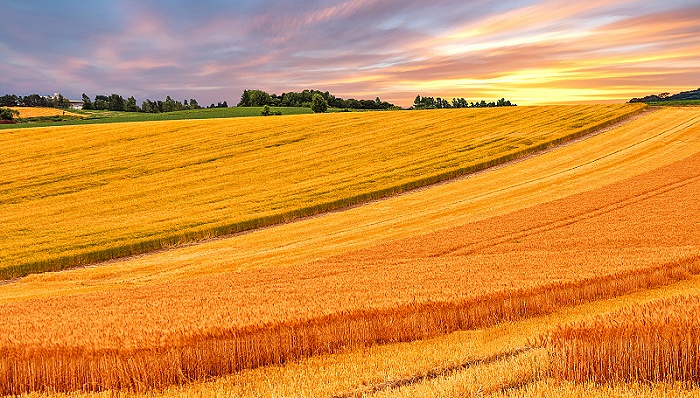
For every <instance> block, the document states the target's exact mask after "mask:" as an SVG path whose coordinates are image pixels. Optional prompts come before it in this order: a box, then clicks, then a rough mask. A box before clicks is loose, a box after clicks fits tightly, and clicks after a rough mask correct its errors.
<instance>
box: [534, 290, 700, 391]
mask: <svg viewBox="0 0 700 398" xmlns="http://www.w3.org/2000/svg"><path fill="white" fill-rule="evenodd" d="M542 344H543V345H546V346H547V347H549V348H550V352H551V354H550V355H551V357H552V362H553V364H554V365H553V369H552V372H553V377H555V378H560V379H563V380H570V381H573V382H578V383H582V382H583V383H585V382H593V383H626V382H635V383H639V382H643V383H649V382H664V383H673V382H685V383H692V384H694V385H698V384H700V296H685V297H678V298H674V299H670V300H660V301H658V302H653V303H648V304H645V305H642V306H632V307H628V308H625V309H623V310H620V311H617V312H614V313H610V314H606V315H602V316H598V317H596V318H595V319H592V320H590V321H586V322H582V323H579V324H574V325H568V326H564V327H561V328H559V329H558V330H556V331H555V332H552V333H550V334H548V335H546V336H543V337H542Z"/></svg>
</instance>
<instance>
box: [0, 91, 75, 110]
mask: <svg viewBox="0 0 700 398" xmlns="http://www.w3.org/2000/svg"><path fill="white" fill-rule="evenodd" d="M0 106H28V107H42V108H70V100H69V99H68V98H65V97H64V96H63V95H61V94H56V95H54V96H53V97H49V96H44V95H39V94H30V95H25V96H19V95H15V94H5V95H3V96H2V97H0Z"/></svg>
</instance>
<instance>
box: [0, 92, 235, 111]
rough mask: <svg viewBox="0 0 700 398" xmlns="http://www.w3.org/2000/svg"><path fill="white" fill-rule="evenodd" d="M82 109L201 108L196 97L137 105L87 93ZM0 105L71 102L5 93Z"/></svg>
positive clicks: (57, 105) (222, 105)
mask: <svg viewBox="0 0 700 398" xmlns="http://www.w3.org/2000/svg"><path fill="white" fill-rule="evenodd" d="M82 101H83V109H87V110H108V111H122V112H145V113H163V112H174V111H184V110H190V109H201V108H202V106H200V105H199V103H198V102H197V100H196V99H194V98H191V99H190V100H189V101H188V100H184V101H182V102H181V101H176V100H173V99H172V98H171V97H170V96H169V95H168V96H167V97H166V98H165V100H164V101H160V100H154V101H151V100H150V99H146V100H144V101H142V102H141V105H140V106H139V105H138V104H137V103H136V99H135V98H134V96H131V97H129V98H126V99H124V97H122V96H121V95H119V94H111V95H96V96H95V99H94V100H93V99H91V98H90V97H89V96H88V95H87V94H85V93H83V95H82ZM0 106H26V107H44V108H59V109H66V108H70V107H71V102H70V100H68V98H65V97H64V96H63V95H61V94H55V95H54V96H52V97H49V96H43V95H39V94H30V95H27V96H19V95H15V94H5V95H3V96H2V97H0ZM207 108H228V103H227V102H226V101H223V102H219V103H217V104H216V105H214V104H213V103H212V104H211V105H209V106H208V107H207Z"/></svg>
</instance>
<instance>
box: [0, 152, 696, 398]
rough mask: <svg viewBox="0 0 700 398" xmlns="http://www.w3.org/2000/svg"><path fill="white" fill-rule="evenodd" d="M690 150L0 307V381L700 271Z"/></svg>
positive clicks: (376, 331) (363, 339) (128, 375)
mask: <svg viewBox="0 0 700 398" xmlns="http://www.w3.org/2000/svg"><path fill="white" fill-rule="evenodd" d="M699 160H700V155H697V156H694V157H691V158H688V159H686V160H684V161H681V162H677V163H675V164H672V165H670V166H667V167H664V168H661V169H659V170H656V171H654V172H650V173H646V174H644V175H641V176H638V177H635V178H632V179H630V180H626V181H623V182H620V183H617V184H613V185H610V186H607V187H605V188H603V189H598V190H596V191H591V192H587V193H583V194H580V195H575V196H572V197H569V198H565V199H562V200H558V201H555V202H550V203H546V204H543V205H540V206H536V207H533V208H530V209H525V210H522V211H519V212H515V213H511V214H508V215H504V216H500V217H494V218H491V219H488V220H484V221H482V222H476V223H472V224H468V225H465V226H461V227H456V228H453V229H451V230H447V231H440V232H436V233H432V234H427V235H424V236H419V237H414V238H410V239H404V240H401V241H397V242H395V243H392V244H386V245H382V246H378V247H375V248H373V249H367V250H362V251H357V252H354V253H349V254H346V255H342V256H337V257H335V258H332V259H328V260H323V261H318V262H316V263H313V264H308V266H306V267H302V268H296V267H277V268H270V269H260V270H250V271H241V272H237V273H230V274H224V275H219V276H215V277H206V278H197V279H192V280H187V281H182V282H173V283H169V284H164V285H160V286H149V287H141V288H134V289H123V290H117V291H111V292H106V293H92V294H87V295H79V296H69V297H62V298H55V299H44V300H33V301H29V302H17V303H7V304H4V305H2V306H0V319H3V320H4V324H3V325H2V329H3V334H2V336H1V337H0V347H2V350H3V352H4V353H6V354H7V355H5V358H7V359H6V363H5V364H3V365H2V366H3V367H4V369H6V370H7V371H5V372H4V373H5V374H6V375H7V376H6V381H5V382H4V383H3V384H2V386H3V388H4V391H9V392H21V391H27V390H29V389H30V388H32V387H31V386H46V387H47V388H55V389H61V390H68V389H71V388H75V387H77V386H81V388H87V389H89V388H97V389H99V388H119V387H129V388H134V389H139V388H149V387H160V386H163V385H167V384H169V383H173V382H184V381H187V380H190V379H192V378H200V377H203V376H205V375H217V374H223V373H226V372H229V371H232V370H234V369H240V368H245V367H251V366H259V365H262V364H266V363H277V362H283V361H288V360H289V359H292V358H296V357H299V356H306V355H314V354H318V353H322V352H328V351H334V350H337V349H339V348H343V347H352V346H357V345H363V344H372V343H382V342H391V341H403V340H412V339H416V338H424V337H429V336H434V335H436V334H440V333H446V332H449V331H452V330H456V329H462V328H475V327H481V326H485V325H490V324H493V323H494V322H500V321H503V320H509V319H518V318H520V317H525V316H532V315H535V314H539V313H543V312H547V311H551V310H553V309H555V308H557V307H558V306H562V305H570V304H576V303H580V302H582V301H588V300H597V299H600V298H604V297H611V296H614V295H619V294H624V293H625V292H629V291H631V290H635V289H640V288H647V287H651V286H657V285H660V284H665V283H669V282H671V281H674V280H677V279H682V278H685V277H687V276H688V275H689V274H692V273H697V272H698V261H697V255H698V252H699V250H698V247H700V236H698V235H697V234H696V233H695V231H696V230H698V227H699V226H700V225H699V223H700V220H698V219H695V218H689V217H686V215H687V214H695V213H697V212H700V201H699V200H698V198H697V194H698V192H700V161H699ZM591 231H595V235H591ZM582 236H585V237H586V239H583V240H581V239H580V238H576V237H582ZM684 259H685V260H684ZM543 264H546V266H543ZM659 264H662V265H659ZM45 325H52V328H53V329H52V330H48V329H47V328H46V327H45ZM98 342H99V343H98ZM89 353H93V355H89ZM91 358H93V360H91ZM173 358H176V359H173ZM52 364H53V365H52ZM125 364H126V365H125ZM139 364H148V365H144V367H143V368H142V367H139V366H140V365H139ZM146 368H147V369H148V371H147V372H145V371H144V369H146ZM12 369H15V371H14V373H13V371H12ZM29 369H37V372H36V373H33V371H32V372H29V371H28V370H29ZM39 369H43V370H41V371H38V370H39ZM87 369H93V370H92V371H88V370H87ZM78 376H79V377H83V379H82V380H76V379H75V378H76V377H78ZM26 377H29V378H32V380H28V379H26ZM14 380H16V381H17V384H12V383H13V381H14ZM20 382H21V383H20ZM110 383H111V384H110Z"/></svg>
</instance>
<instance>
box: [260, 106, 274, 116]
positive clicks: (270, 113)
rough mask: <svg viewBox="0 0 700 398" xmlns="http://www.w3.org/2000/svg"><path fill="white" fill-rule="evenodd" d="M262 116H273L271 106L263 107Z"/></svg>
mask: <svg viewBox="0 0 700 398" xmlns="http://www.w3.org/2000/svg"><path fill="white" fill-rule="evenodd" d="M260 114H261V115H263V116H270V115H272V112H271V111H270V106H269V105H265V106H263V109H262V111H261V112H260Z"/></svg>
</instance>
